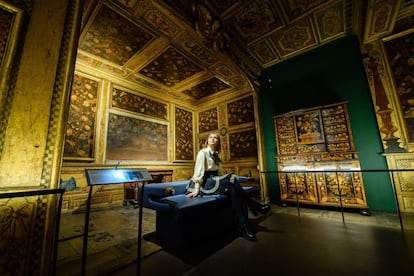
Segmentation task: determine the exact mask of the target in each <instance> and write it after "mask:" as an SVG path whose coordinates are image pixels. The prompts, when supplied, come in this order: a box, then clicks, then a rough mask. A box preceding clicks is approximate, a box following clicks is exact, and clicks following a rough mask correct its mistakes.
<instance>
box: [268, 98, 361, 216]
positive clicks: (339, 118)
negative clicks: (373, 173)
mask: <svg viewBox="0 0 414 276" xmlns="http://www.w3.org/2000/svg"><path fill="white" fill-rule="evenodd" d="M347 104H348V103H347V102H340V103H335V104H331V105H325V106H320V107H315V108H310V109H301V110H297V111H292V112H289V113H285V114H281V115H277V116H274V117H273V120H274V127H275V134H276V146H277V156H276V161H277V165H278V171H279V185H280V196H281V200H282V202H299V203H304V204H314V205H323V206H338V207H339V206H341V207H347V208H361V209H366V208H367V203H366V197H365V189H364V184H363V179H362V174H361V172H360V165H359V160H358V154H357V152H356V150H355V147H354V142H353V138H352V131H351V126H350V121H349V116H348V107H347Z"/></svg>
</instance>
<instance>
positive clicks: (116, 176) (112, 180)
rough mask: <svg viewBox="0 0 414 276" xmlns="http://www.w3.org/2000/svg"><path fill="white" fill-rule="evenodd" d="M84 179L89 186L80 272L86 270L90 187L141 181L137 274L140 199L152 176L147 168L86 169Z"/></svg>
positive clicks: (138, 252) (139, 261)
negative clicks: (146, 183)
mask: <svg viewBox="0 0 414 276" xmlns="http://www.w3.org/2000/svg"><path fill="white" fill-rule="evenodd" d="M85 175H86V181H87V184H88V186H90V188H89V194H88V200H87V203H86V213H85V225H84V227H85V229H84V236H83V248H82V267H81V274H82V275H85V272H86V257H87V253H88V252H87V251H88V234H89V214H90V206H91V199H92V188H93V186H95V185H107V184H124V183H128V182H142V189H141V194H140V196H139V202H138V204H139V217H138V237H137V239H138V248H137V275H140V272H141V247H142V239H141V236H142V200H143V194H144V187H145V182H147V181H151V180H153V179H152V176H151V174H150V173H149V172H148V170H147V169H143V168H139V169H117V168H115V169H86V170H85Z"/></svg>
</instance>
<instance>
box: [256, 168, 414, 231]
mask: <svg viewBox="0 0 414 276" xmlns="http://www.w3.org/2000/svg"><path fill="white" fill-rule="evenodd" d="M403 172H412V173H414V169H389V170H385V169H369V170H361V169H353V168H352V169H338V170H332V169H326V170H315V169H305V170H303V169H293V170H288V169H285V170H277V171H260V172H259V173H260V177H261V178H262V177H264V175H269V174H276V175H277V177H278V182H279V184H280V177H279V176H280V175H286V174H303V175H308V174H329V173H330V174H335V176H336V179H337V180H338V179H339V177H338V174H344V173H360V174H361V177H362V178H364V175H365V177H367V175H368V174H371V173H377V174H378V173H383V174H384V175H387V177H389V182H391V184H392V191H393V197H394V201H395V206H396V210H397V214H398V219H399V223H400V228H401V230H404V223H403V219H402V215H401V210H400V202H399V199H398V194H397V192H396V191H397V189H396V185H395V183H396V182H395V181H396V176H395V175H396V174H398V173H403ZM293 179H294V183H293V187H294V188H293V189H292V190H290V191H291V192H292V194H293V195H294V196H295V198H296V205H297V211H298V216H300V206H304V205H305V206H306V205H307V204H306V202H305V203H304V202H303V201H302V202H301V200H300V199H299V189H298V186H299V185H298V182H297V178H296V177H294V178H293ZM384 181H385V180H384ZM363 182H365V180H363ZM387 183H388V182H387ZM290 184H292V183H290ZM315 185H318V184H317V181H315ZM335 185H337V189H338V200H339V206H337V207H339V208H340V210H341V215H342V222H343V223H345V217H344V209H346V208H345V207H344V204H343V196H342V187H341V186H343V184H342V183H340V181H336V183H335ZM279 188H280V186H279ZM288 201H290V202H292V200H288ZM285 202H286V201H284V200H282V199H281V205H282V206H286V203H285ZM316 205H319V206H321V208H322V207H324V205H323V204H316ZM331 206H333V204H332V205H331ZM360 213H361V214H362V215H370V212H369V210H368V209H367V208H363V209H362V211H361V212H360Z"/></svg>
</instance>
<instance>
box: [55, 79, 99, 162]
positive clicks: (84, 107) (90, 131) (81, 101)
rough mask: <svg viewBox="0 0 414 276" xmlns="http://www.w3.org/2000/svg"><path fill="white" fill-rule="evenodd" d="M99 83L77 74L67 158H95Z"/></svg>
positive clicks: (68, 125) (65, 155)
mask: <svg viewBox="0 0 414 276" xmlns="http://www.w3.org/2000/svg"><path fill="white" fill-rule="evenodd" d="M98 89H99V82H98V81H96V80H94V79H91V78H88V77H85V76H81V75H79V74H75V75H74V77H73V82H72V92H71V97H70V108H69V115H68V120H67V124H66V136H65V144H64V155H63V156H64V157H65V158H85V159H91V158H94V140H95V120H96V109H97V101H98Z"/></svg>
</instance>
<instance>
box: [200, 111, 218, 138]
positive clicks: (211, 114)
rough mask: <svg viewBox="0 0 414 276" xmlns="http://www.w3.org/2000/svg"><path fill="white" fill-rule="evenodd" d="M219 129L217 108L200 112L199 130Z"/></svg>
mask: <svg viewBox="0 0 414 276" xmlns="http://www.w3.org/2000/svg"><path fill="white" fill-rule="evenodd" d="M217 129H218V119H217V108H212V109H208V110H205V111H202V112H200V113H198V132H199V133H203V132H206V131H210V130H217Z"/></svg>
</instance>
